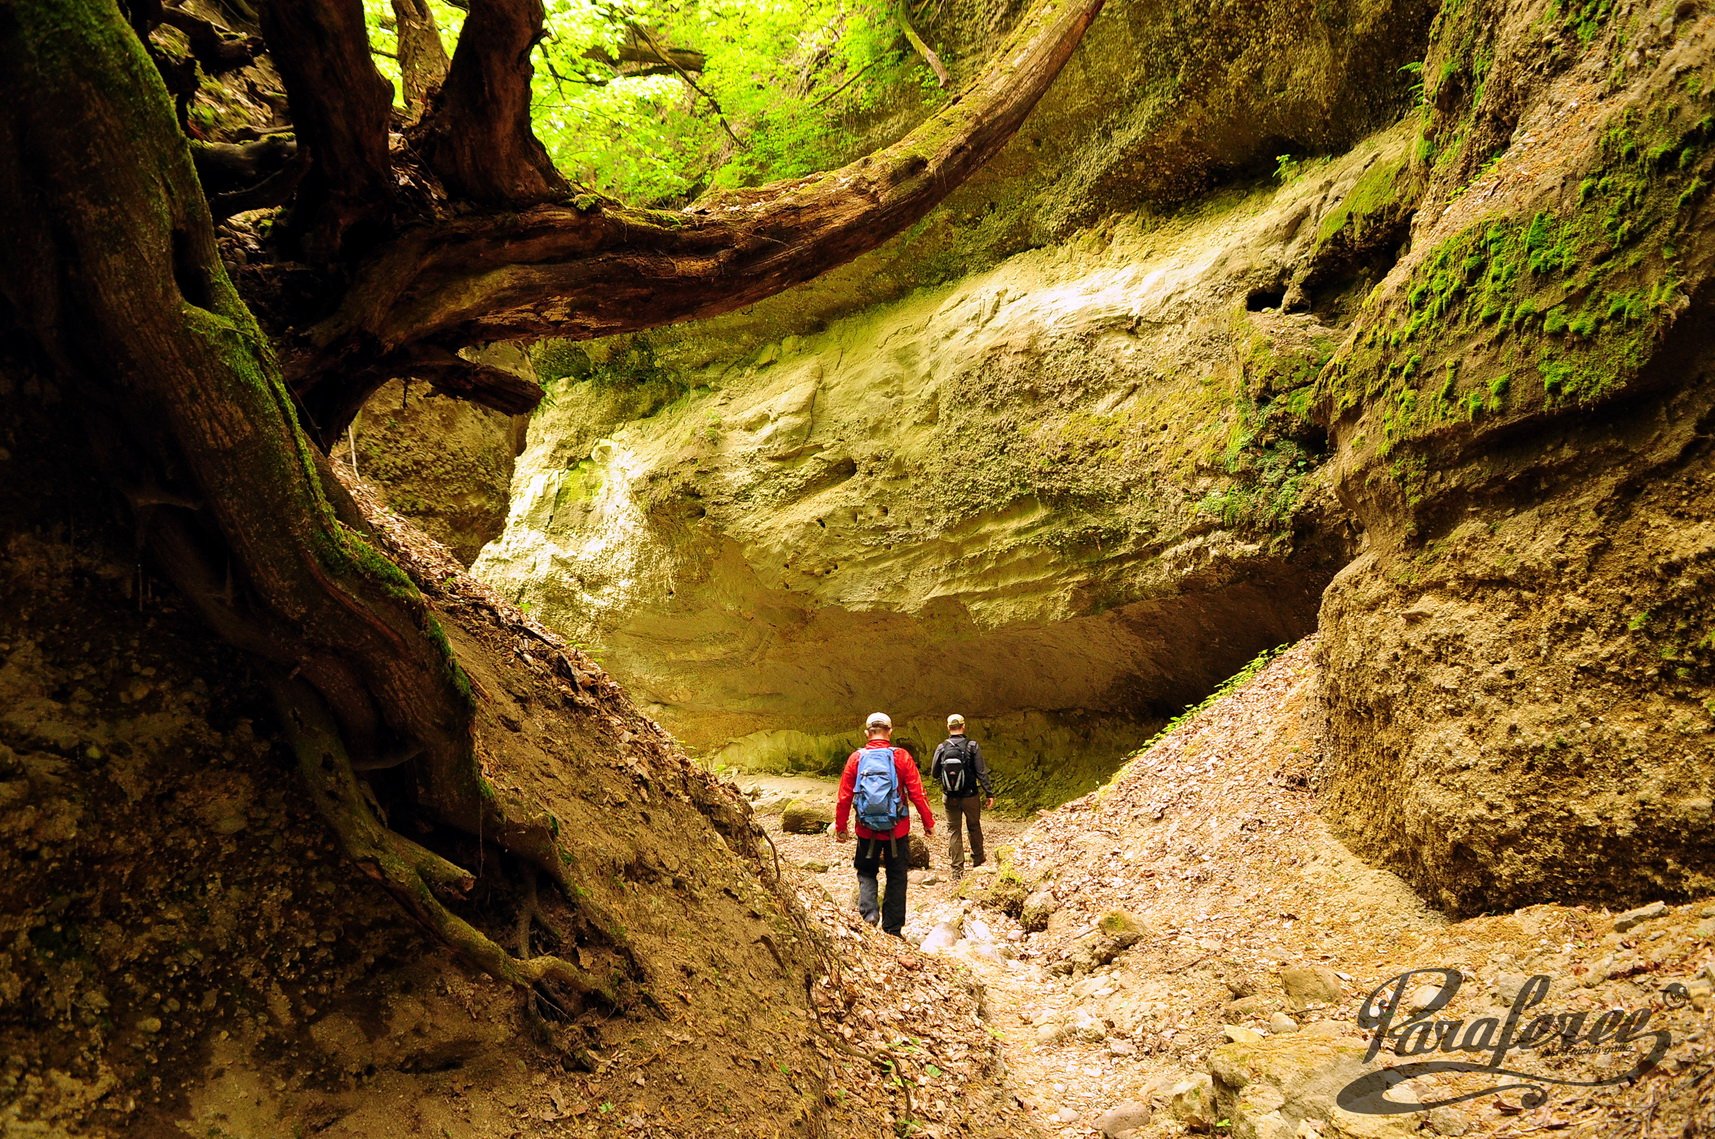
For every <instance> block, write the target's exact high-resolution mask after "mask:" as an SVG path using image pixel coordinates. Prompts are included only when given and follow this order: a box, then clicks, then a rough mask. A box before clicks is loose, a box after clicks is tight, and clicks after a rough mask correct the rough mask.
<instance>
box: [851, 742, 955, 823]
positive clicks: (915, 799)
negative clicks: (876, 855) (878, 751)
mask: <svg viewBox="0 0 1715 1139" xmlns="http://www.w3.org/2000/svg"><path fill="white" fill-rule="evenodd" d="M878 746H881V745H878ZM861 750H862V749H861V748H860V749H859V751H861ZM893 768H894V770H895V771H897V772H899V785H900V786H901V787H903V788H905V796H906V798H907V799H908V800H909V801H910V802H911V803H912V804H913V805H914V806H916V808H917V814H918V815H919V816H920V817H921V818H922V819H923V829H924V830H926V831H932V830H934V829H935V816H934V815H932V814H930V813H929V800H928V799H926V798H924V797H923V780H922V779H920V778H919V777H918V775H917V762H916V761H915V760H914V759H912V758H911V753H910V752H908V751H906V750H905V749H904V748H902V747H896V748H894V749H893ZM857 769H858V753H857V752H855V751H854V752H852V753H851V755H850V756H848V757H847V758H846V770H845V773H844V774H842V775H841V776H840V801H839V805H838V806H837V807H835V808H834V830H835V831H837V832H838V833H840V834H845V833H846V821H847V820H848V819H849V818H850V817H851V813H852V796H853V795H854V794H855V793H856V792H857ZM910 833H911V811H910V810H909V809H907V810H906V812H905V817H904V818H903V819H900V820H899V825H898V826H896V827H894V828H893V833H891V834H878V833H877V832H875V831H872V830H870V829H869V828H868V827H866V826H864V825H863V824H862V823H858V824H857V836H858V837H859V838H904V837H905V836H906V835H908V834H910Z"/></svg>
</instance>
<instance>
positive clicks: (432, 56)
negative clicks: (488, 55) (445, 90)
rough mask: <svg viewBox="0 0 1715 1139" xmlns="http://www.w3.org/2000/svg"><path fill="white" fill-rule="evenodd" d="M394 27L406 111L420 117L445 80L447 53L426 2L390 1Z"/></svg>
mask: <svg viewBox="0 0 1715 1139" xmlns="http://www.w3.org/2000/svg"><path fill="white" fill-rule="evenodd" d="M393 27H394V31H395V32H396V34H397V35H398V37H399V74H400V76H401V77H402V78H403V79H404V81H405V111H406V113H407V114H408V115H409V116H410V117H411V118H413V119H415V118H418V117H419V116H421V115H422V113H423V111H424V109H425V108H427V107H428V105H429V99H430V98H431V97H432V96H433V95H434V93H435V92H436V91H438V90H440V88H441V84H442V83H444V82H446V78H447V49H446V47H445V46H444V45H443V44H442V43H441V30H440V28H438V27H436V26H435V14H434V12H432V11H430V9H429V5H428V0H393Z"/></svg>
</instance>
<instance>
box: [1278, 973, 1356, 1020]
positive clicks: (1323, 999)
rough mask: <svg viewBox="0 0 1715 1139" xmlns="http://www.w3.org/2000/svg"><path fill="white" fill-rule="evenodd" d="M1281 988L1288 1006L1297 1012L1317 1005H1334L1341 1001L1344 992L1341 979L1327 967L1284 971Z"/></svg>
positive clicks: (1281, 975)
mask: <svg viewBox="0 0 1715 1139" xmlns="http://www.w3.org/2000/svg"><path fill="white" fill-rule="evenodd" d="M1280 988H1281V991H1282V992H1284V993H1285V994H1286V1002H1287V1004H1289V1005H1291V1006H1292V1007H1293V1008H1294V1009H1295V1010H1297V1009H1304V1008H1308V1007H1309V1006H1310V1005H1316V1004H1320V1005H1325V1004H1332V1003H1334V1002H1335V1001H1337V1000H1339V999H1340V996H1341V994H1342V992H1343V988H1342V986H1341V984H1340V978H1339V977H1337V976H1336V975H1335V974H1334V970H1332V969H1330V968H1328V967H1327V966H1325V965H1312V966H1309V967H1307V968H1306V967H1290V968H1286V969H1282V970H1281V971H1280Z"/></svg>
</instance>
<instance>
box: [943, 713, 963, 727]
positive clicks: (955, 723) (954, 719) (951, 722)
mask: <svg viewBox="0 0 1715 1139" xmlns="http://www.w3.org/2000/svg"><path fill="white" fill-rule="evenodd" d="M947 726H948V727H949V728H962V727H964V726H965V718H964V717H963V716H961V715H959V714H958V713H957V712H954V713H953V714H952V715H951V716H948V717H947Z"/></svg>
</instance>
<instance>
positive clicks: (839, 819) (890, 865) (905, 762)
mask: <svg viewBox="0 0 1715 1139" xmlns="http://www.w3.org/2000/svg"><path fill="white" fill-rule="evenodd" d="M863 726H864V734H865V735H866V736H867V737H868V738H869V742H868V743H866V744H865V745H864V746H863V747H861V748H859V749H858V750H856V751H854V752H852V754H851V756H850V757H849V758H848V759H847V760H846V770H845V773H844V774H843V775H841V776H840V799H839V805H838V806H837V807H836V808H835V810H834V838H835V839H837V840H839V841H840V842H845V841H846V840H847V839H848V838H850V837H851V834H850V832H848V831H847V830H846V821H847V819H848V818H849V817H850V816H851V813H852V810H853V808H854V807H855V808H856V809H857V816H858V817H857V838H858V844H857V857H855V858H854V859H852V865H853V866H855V867H857V877H858V912H859V913H861V914H863V919H864V920H865V921H867V922H869V923H870V924H871V925H877V924H879V925H880V926H881V928H882V931H883V932H884V933H891V934H892V935H893V936H895V937H903V936H904V934H902V933H900V930H901V929H903V928H904V926H905V874H906V870H907V869H908V868H909V866H910V863H911V842H910V834H911V810H910V808H909V806H907V800H908V799H909V801H910V802H911V803H913V804H915V805H916V807H917V814H918V816H919V817H920V818H921V819H922V820H923V833H924V834H926V835H933V834H934V833H935V816H934V815H932V814H930V813H929V800H928V799H926V798H924V797H923V781H922V780H921V779H920V778H918V776H917V762H916V760H914V759H912V758H911V753H910V752H908V751H906V750H905V749H904V748H902V747H894V746H893V744H892V739H893V721H892V720H890V719H889V718H888V716H887V713H885V712H873V713H871V714H870V717H869V719H867V720H865V721H864V725H863ZM890 761H891V762H890ZM883 866H886V867H887V894H886V896H885V897H884V898H883V899H882V903H881V906H880V908H879V909H878V908H877V907H876V904H875V891H876V875H877V872H878V871H879V870H880V869H881V867H883Z"/></svg>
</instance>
